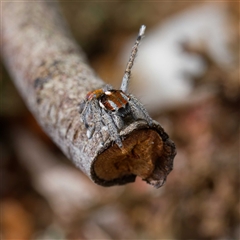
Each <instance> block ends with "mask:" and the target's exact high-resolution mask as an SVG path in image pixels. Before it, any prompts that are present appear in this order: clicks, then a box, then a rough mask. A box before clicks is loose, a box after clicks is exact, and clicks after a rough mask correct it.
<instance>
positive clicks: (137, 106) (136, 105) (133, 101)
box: [129, 95, 153, 126]
mask: <svg viewBox="0 0 240 240" xmlns="http://www.w3.org/2000/svg"><path fill="white" fill-rule="evenodd" d="M129 105H130V108H131V110H132V113H133V117H134V118H135V119H136V120H137V119H141V118H142V117H141V115H142V116H143V119H144V120H146V121H147V123H148V124H149V125H150V126H152V125H153V120H152V118H151V117H150V116H149V114H148V112H147V110H146V109H145V107H144V106H143V104H142V103H141V102H139V101H138V99H137V98H135V97H134V96H133V95H130V100H129ZM139 110H140V113H139Z"/></svg>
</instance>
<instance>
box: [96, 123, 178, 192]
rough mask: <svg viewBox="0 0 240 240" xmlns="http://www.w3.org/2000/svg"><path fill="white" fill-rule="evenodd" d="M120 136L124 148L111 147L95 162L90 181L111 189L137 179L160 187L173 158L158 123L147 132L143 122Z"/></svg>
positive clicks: (169, 144) (170, 168) (167, 139)
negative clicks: (139, 178)
mask: <svg viewBox="0 0 240 240" xmlns="http://www.w3.org/2000/svg"><path fill="white" fill-rule="evenodd" d="M134 129H135V130H134ZM121 135H122V136H124V137H123V138H124V140H123V148H121V149H120V148H119V147H118V146H117V145H116V144H114V145H112V146H111V145H110V146H108V148H107V149H105V150H104V151H103V152H101V153H100V154H99V155H98V156H97V157H96V158H95V161H94V163H93V165H92V177H93V180H94V181H95V182H96V183H98V184H100V185H103V186H112V185H116V184H119V185H120V184H125V183H128V182H134V181H135V178H136V176H139V177H141V178H142V179H143V180H144V181H146V182H147V183H149V184H151V185H153V186H154V187H156V188H159V187H161V186H162V185H163V184H164V182H165V181H166V177H167V175H168V174H169V172H170V171H171V170H172V166H173V158H174V156H175V154H176V151H175V145H174V143H173V142H172V141H171V140H170V139H169V138H168V135H167V134H166V133H165V132H164V130H163V129H162V128H161V126H160V125H159V124H158V123H157V122H154V127H153V128H149V126H148V125H146V123H144V121H139V122H136V123H133V124H131V125H130V126H129V127H127V128H126V129H125V130H124V131H122V132H121Z"/></svg>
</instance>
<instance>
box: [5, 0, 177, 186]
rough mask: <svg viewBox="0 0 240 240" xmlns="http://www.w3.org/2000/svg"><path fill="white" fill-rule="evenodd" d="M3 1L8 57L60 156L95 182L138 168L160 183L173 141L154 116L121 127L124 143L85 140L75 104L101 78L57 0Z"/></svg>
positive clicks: (120, 178)
mask: <svg viewBox="0 0 240 240" xmlns="http://www.w3.org/2000/svg"><path fill="white" fill-rule="evenodd" d="M2 8H3V9H2V39H3V48H2V55H3V59H4V61H5V64H6V66H7V68H8V70H9V72H10V74H11V75H12V78H13V80H14V82H15V84H16V86H17V87H18V89H19V91H20V92H21V95H22V97H23V98H24V100H25V102H26V104H27V105H28V107H29V109H30V110H31V111H32V113H33V114H34V116H35V117H36V119H37V120H38V122H39V123H40V125H41V126H42V127H43V129H44V130H45V132H46V133H47V134H48V135H49V136H51V138H52V139H53V140H54V142H55V143H56V144H57V145H58V146H59V147H60V148H61V149H62V151H63V152H64V153H65V155H66V156H67V157H68V158H69V159H70V160H71V161H72V162H73V163H74V164H75V165H76V166H77V167H79V168H80V169H81V170H82V171H83V172H84V173H85V174H87V175H88V176H89V177H90V178H91V179H92V180H93V181H94V182H96V183H98V184H100V185H103V186H111V185H117V184H125V183H128V182H133V181H134V180H135V177H136V175H138V176H140V177H142V178H143V180H145V181H147V182H148V183H150V184H152V185H154V186H155V187H160V186H161V185H162V184H163V183H164V182H165V180H166V177H167V175H168V173H169V172H170V171H171V170H172V164H173V158H174V156H175V146H174V143H173V142H172V141H171V140H170V139H169V138H168V135H167V134H166V133H165V132H164V130H163V129H162V128H161V126H160V125H159V124H158V123H157V122H154V123H153V125H152V126H151V127H150V126H149V125H148V123H147V122H146V121H144V120H138V121H134V122H132V123H130V124H129V125H127V126H124V128H122V129H121V131H120V132H119V135H120V137H121V139H122V140H123V141H122V144H123V147H122V148H119V147H118V146H117V145H116V144H115V143H114V141H112V140H111V139H110V138H106V141H104V144H103V145H102V144H101V139H99V134H94V135H93V137H92V138H91V139H88V137H87V135H86V128H85V126H84V124H83V123H82V122H81V121H80V113H79V104H80V102H81V101H82V100H83V99H85V96H86V94H87V93H88V92H89V91H93V90H95V89H99V88H103V87H104V86H105V83H104V82H103V81H102V80H101V79H99V78H98V77H97V76H96V75H95V73H94V72H93V70H92V69H91V68H90V67H89V66H88V64H87V62H86V59H85V56H84V54H83V52H82V51H81V49H80V48H79V46H77V44H76V42H75V41H74V40H73V39H72V37H71V34H70V33H69V32H68V31H67V28H66V26H65V23H64V22H63V20H62V19H61V16H60V13H59V11H58V7H57V5H56V4H54V3H50V2H46V1H45V2H44V1H42V2H37V1H36V2H2ZM79 27H81V25H79ZM100 131H101V132H102V135H107V134H108V133H107V132H106V131H105V132H104V129H101V130H100Z"/></svg>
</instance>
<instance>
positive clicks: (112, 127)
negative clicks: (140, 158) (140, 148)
mask: <svg viewBox="0 0 240 240" xmlns="http://www.w3.org/2000/svg"><path fill="white" fill-rule="evenodd" d="M145 29H146V27H145V26H144V25H142V26H141V27H140V30H139V34H138V37H137V39H136V41H135V44H134V46H133V48H132V51H131V55H130V58H129V61H128V63H127V67H126V70H125V73H124V76H123V80H122V84H121V87H120V90H115V89H113V88H112V87H111V86H110V85H106V86H105V87H103V88H101V89H97V90H94V91H91V92H89V93H88V94H87V95H86V97H85V99H84V100H83V101H82V102H81V103H80V109H79V112H80V114H81V119H82V122H83V123H84V125H85V127H86V129H87V137H88V138H89V139H90V138H92V136H93V134H94V133H99V134H100V138H101V140H102V144H103V136H102V133H101V130H102V129H103V128H105V129H106V128H107V130H108V132H109V136H110V138H111V140H112V141H113V142H115V143H116V144H117V145H118V147H119V148H122V147H123V145H122V139H121V137H120V135H119V132H120V130H121V129H122V128H123V127H124V126H126V125H127V124H129V123H130V122H132V121H135V120H138V119H143V120H145V121H146V122H147V123H148V124H149V125H150V126H152V124H153V120H152V118H151V117H150V116H149V114H148V113H147V110H146V109H145V108H144V106H143V105H142V103H140V102H139V101H138V99H137V98H136V97H134V96H133V95H132V94H128V93H127V90H128V85H129V80H130V76H131V69H132V67H133V63H134V60H135V58H136V54H137V51H138V46H139V44H140V41H141V39H142V38H143V35H144V32H145Z"/></svg>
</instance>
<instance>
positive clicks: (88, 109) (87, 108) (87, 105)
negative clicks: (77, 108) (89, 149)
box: [81, 101, 91, 129]
mask: <svg viewBox="0 0 240 240" xmlns="http://www.w3.org/2000/svg"><path fill="white" fill-rule="evenodd" d="M90 113H91V104H90V102H89V101H85V106H84V109H83V110H82V113H81V116H82V121H83V123H84V125H85V127H86V128H87V129H88V128H89V124H88V121H87V117H89V114H90Z"/></svg>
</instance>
